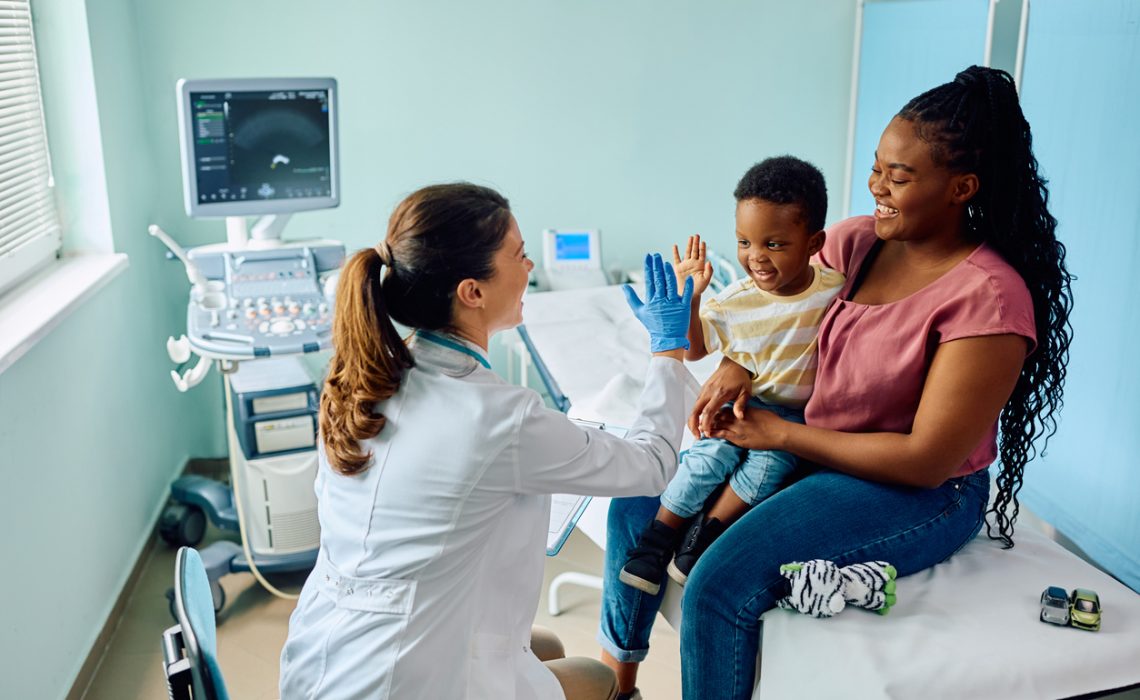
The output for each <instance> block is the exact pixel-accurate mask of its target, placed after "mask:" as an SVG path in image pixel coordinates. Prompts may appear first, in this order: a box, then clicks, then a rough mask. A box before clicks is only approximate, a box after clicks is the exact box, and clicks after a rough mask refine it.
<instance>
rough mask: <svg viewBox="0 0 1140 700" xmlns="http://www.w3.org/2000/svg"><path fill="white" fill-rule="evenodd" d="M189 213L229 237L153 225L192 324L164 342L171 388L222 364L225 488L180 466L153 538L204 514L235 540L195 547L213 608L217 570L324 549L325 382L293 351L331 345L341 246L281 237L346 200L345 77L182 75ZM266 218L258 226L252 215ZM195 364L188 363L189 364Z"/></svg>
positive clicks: (199, 521) (180, 530)
mask: <svg viewBox="0 0 1140 700" xmlns="http://www.w3.org/2000/svg"><path fill="white" fill-rule="evenodd" d="M177 96H178V122H179V127H180V131H181V153H182V184H183V194H184V199H185V207H186V214H187V215H188V216H190V217H194V218H223V217H224V219H225V223H226V242H225V243H217V244H210V245H202V246H198V247H194V248H190V249H187V250H184V249H182V248H181V247H180V246H179V245H178V244H177V243H175V242H174V240H173V239H172V238H171V237H170V236H169V235H167V234H166V232H164V231H163V230H162V229H161V228H159V227H158V226H157V225H152V226H151V227H150V229H149V231H150V234H151V235H153V236H155V237H156V238H158V239H160V240H161V241H162V242H163V243H165V244H166V245H167V247H168V248H170V251H171V253H172V254H173V256H174V257H177V258H178V259H179V260H180V261H181V262H182V263H183V265H184V267H185V269H186V275H187V277H188V278H189V280H190V284H191V288H190V294H189V301H188V303H187V308H186V334H185V335H183V336H181V337H179V338H177V339H175V338H170V339H168V340H167V352H168V354H169V355H170V359H171V360H172V361H173V362H175V363H177V364H179V365H180V366H181V367H184V368H186V369H184V370H183V371H181V372H180V371H178V370H172V371H171V375H172V378H173V380H174V384H175V386H177V388H178V389H179V390H180V391H187V390H189V389H190V388H192V387H194V386H195V385H197V384H199V383H200V382H201V381H202V380H203V379H204V378H205V377H206V375H207V373H208V372H209V370H210V367H211V366H213V365H214V364H216V365H217V366H218V369H219V370H220V373H221V375H222V378H223V384H224V389H223V391H224V393H225V404H226V416H225V420H226V435H227V444H228V447H229V456H230V475H231V479H230V482H231V485H232V488H231V487H230V486H226V485H225V484H222V483H221V482H218V481H215V480H212V479H207V478H205V477H202V476H183V477H181V478H179V479H177V480H176V481H175V482H174V484H172V486H171V496H172V498H171V503H170V504H168V505H167V507H166V509H165V510H164V511H163V513H162V516H161V518H160V521H159V532H160V534H161V535H162V537H163V538H164V539H165V540H166V541H167V542H169V543H171V544H173V545H176V546H177V545H189V546H193V545H196V544H197V543H198V542H200V541H201V539H202V537H203V535H204V532H205V526H206V519H207V518H208V519H209V520H210V522H212V523H214V525H215V526H217V527H219V528H220V529H223V530H231V531H237V532H239V533H240V540H241V541H240V544H239V543H237V542H232V541H228V540H226V541H219V542H215V543H213V544H211V545H209V546H207V547H205V548H204V549H203V550H202V551H201V555H202V559H203V562H204V563H205V565H206V569H207V572H208V574H209V578H210V584H211V588H212V589H213V592H214V608H215V610H216V611H220V610H221V608H222V606H223V605H224V604H225V597H224V593H223V591H222V588H221V586H220V585H219V584H218V579H220V578H221V577H222V576H223V575H225V574H228V573H232V572H237V571H251V572H252V573H253V574H254V576H255V577H256V578H257V580H258V581H259V582H261V584H262V585H263V586H265V587H266V588H267V589H268V590H270V591H271V592H273V593H274V594H276V595H280V596H283V597H295V596H288V595H286V594H283V593H281V592H280V591H278V590H277V589H276V588H275V587H273V586H272V585H271V584H270V583H269V582H268V581H266V580H265V578H264V577H263V576H262V575H261V572H263V571H264V572H280V571H306V570H309V569H311V568H312V566H313V564H314V563H315V561H316V556H317V551H318V547H319V544H320V528H319V525H318V520H317V503H316V496H315V494H314V491H313V482H314V479H315V477H316V471H317V442H316V435H317V408H318V404H319V401H318V397H319V385H318V383H317V382H316V381H314V379H313V378H312V377H311V376H310V374H309V372H308V371H307V370H306V367H305V364H304V363H302V362H301V360H300V356H301V355H304V354H307V353H314V352H318V351H321V350H327V349H329V348H330V347H331V330H332V301H333V296H334V294H335V287H336V279H337V274H338V271H339V269H340V267H341V265H342V264H343V262H344V258H345V249H344V245H343V244H342V243H340V242H338V241H330V240H297V241H282V240H281V232H282V229H283V228H284V227H285V224H286V223H287V222H288V220H289V217H290V215H291V214H292V213H294V212H300V211H306V210H312V209H323V208H329V207H335V206H337V205H338V204H339V203H340V182H339V176H338V172H339V168H338V165H339V163H338V152H337V83H336V81H335V80H334V79H332V78H290V79H233V80H180V81H179V82H178V85H177ZM250 216H257V217H259V218H258V219H257V220H256V222H255V223H254V224H253V226H249V224H248V222H247V219H246V217H250ZM195 357H196V358H197V360H196V361H194V359H193V358H195Z"/></svg>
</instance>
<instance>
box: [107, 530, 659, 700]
mask: <svg viewBox="0 0 1140 700" xmlns="http://www.w3.org/2000/svg"><path fill="white" fill-rule="evenodd" d="M218 536H219V533H218V532H216V531H214V530H211V531H210V533H208V535H207V539H208V540H209V539H210V538H214V537H218ZM601 566H602V551H601V550H600V549H599V548H598V547H597V546H596V545H595V544H594V543H593V542H591V541H590V540H589V539H588V538H586V537H585V536H584V535H582V534H581V533H579V532H577V531H575V532H574V533H573V534H572V535H571V536H570V539H569V540H567V543H566V545H565V546H564V547H563V549H562V552H561V553H560V554H559V555H558V557H555V558H553V559H548V560H547V565H546V582H547V584H549V582H550V580H551V579H552V578H553V577H554V576H556V575H558V574H560V573H562V572H563V571H582V572H587V573H600V572H601ZM173 580H174V550H172V549H170V548H168V547H166V546H165V545H163V544H160V545H158V546H157V547H156V548H155V552H154V553H153V555H152V556H151V558H150V561H148V562H147V563H146V565H145V569H144V570H143V572H142V575H141V577H140V580H139V583H138V586H137V587H136V589H135V590H134V592H133V594H132V596H131V599H130V601H129V602H128V604H127V608H126V612H125V613H124V615H123V618H122V620H121V622H120V624H119V627H118V629H117V630H116V631H115V633H114V636H113V637H112V639H111V642H110V645H109V646H108V648H107V650H106V652H105V654H104V657H103V660H102V663H101V664H100V666H99V668H98V670H97V671H96V674H95V678H94V679H93V681H92V683H91V685H90V687H89V688H88V689H87V693H86V695H85V696H84V697H85V698H87V700H135V699H137V700H157V699H158V698H164V697H166V684H165V681H164V679H163V674H162V651H161V639H162V631H163V630H164V629H166V628H167V627H169V626H170V625H172V624H173V622H172V621H171V617H170V610H169V606H168V604H167V601H166V597H165V595H164V594H165V591H166V589H167V588H169V587H170V586H171V585H172V583H173ZM303 580H304V579H303V577H302V576H297V575H291V576H289V577H281V576H277V577H274V578H273V579H271V581H272V582H273V583H274V584H275V585H278V586H279V587H282V588H284V589H285V590H287V591H293V592H295V591H297V590H299V588H300V585H301V583H302V582H303ZM222 586H223V588H224V589H225V592H226V607H225V609H224V610H223V611H222V614H221V616H220V618H219V620H218V656H219V658H220V660H221V666H222V672H223V673H224V674H225V679H226V685H227V687H228V689H229V691H230V696H231V697H233V698H236V699H239V700H270V699H272V698H276V697H277V696H278V693H277V672H278V655H279V654H280V653H281V647H282V645H283V644H284V643H285V635H286V631H287V627H288V622H289V614H290V613H291V612H292V611H293V601H288V600H281V599H279V598H275V597H274V596H271V595H270V594H269V593H267V592H266V591H264V590H263V589H262V588H261V586H259V585H258V584H257V582H256V581H254V580H253V576H252V575H250V574H236V575H232V576H227V577H226V578H224V579H222ZM543 591H544V592H543V597H542V600H541V601H540V602H539V609H538V615H537V618H536V620H535V622H536V623H538V624H540V625H545V626H546V627H549V628H551V629H553V630H554V631H555V632H556V633H557V634H558V636H559V637H560V638H561V639H562V642H563V644H564V645H565V646H566V653H567V655H569V656H589V657H593V658H597V656H598V651H599V649H598V643H597V642H596V641H595V640H594V636H595V634H596V632H597V624H598V610H599V597H600V593H599V592H598V591H596V590H592V589H587V588H580V587H577V586H565V587H563V588H562V589H561V593H560V596H559V597H560V602H561V605H562V607H563V610H564V612H563V613H562V614H561V615H559V616H558V617H551V616H550V615H549V614H547V605H546V593H545V591H546V587H545V586H544V588H543ZM652 645H653V651H652V653H651V654H650V657H649V660H648V661H647V662H646V663H645V664H644V665H643V667H642V672H641V674H640V675H641V679H640V682H639V686H640V687H641V689H642V692H643V693H644V695H645V697H647V698H650V700H673V699H678V698H680V697H681V691H680V683H681V666H680V659H679V652H678V648H679V647H678V637H677V634H676V632H674V631H673V629H672V628H670V627H669V625H668V624H666V623H665V621H664V620H661V619H659V624H658V625H656V629H655V630H654V634H653V637H652Z"/></svg>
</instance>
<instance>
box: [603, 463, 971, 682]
mask: <svg viewBox="0 0 1140 700" xmlns="http://www.w3.org/2000/svg"><path fill="white" fill-rule="evenodd" d="M987 472H988V470H985V469H983V470H981V471H979V472H975V473H974V474H970V475H968V476H962V477H956V478H953V479H950V480H949V481H947V482H945V483H944V484H942V485H941V486H939V487H937V488H933V489H919V488H912V487H907V486H895V485H889V484H881V483H876V482H871V481H865V480H863V479H857V478H855V477H853V476H848V475H846V474H842V473H839V472H835V471H832V470H829V469H820V470H818V471H814V472H811V473H808V474H807V475H806V476H803V478H801V479H799V480H798V481H794V482H793V483H791V484H790V485H787V486H786V487H785V488H784V489H782V490H780V491H778V492H777V493H776V494H774V495H773V496H772V497H771V498H768V499H767V500H764V501H762V502H761V503H759V504H757V505H756V507H754V508H752V509H751V510H750V511H748V512H747V513H746V514H744V515H743V516H742V517H741V518H740V520H738V521H737V522H736V523H735V524H733V526H732V527H730V528H728V530H727V531H726V532H725V533H724V534H723V535H721V536H720V538H719V539H717V540H716V542H714V543H713V544H712V546H711V547H709V549H708V551H707V552H705V553H704V555H702V557H701V559H700V561H698V562H697V565H696V566H695V567H694V568H693V572H692V574H691V575H690V576H689V580H688V583H687V584H686V586H685V591H684V595H683V597H682V601H681V615H682V618H683V623H682V625H681V670H682V685H683V688H684V697H685V698H689V699H690V700H692V699H695V698H708V699H709V700H721V699H722V698H731V699H739V700H748V698H751V697H752V690H753V685H754V673H755V668H756V653H757V650H758V648H759V637H760V620H759V618H760V615H761V614H763V613H764V612H765V611H767V610H769V609H771V608H773V607H775V605H776V601H777V600H779V599H780V598H782V597H784V596H786V595H787V594H788V582H787V580H786V579H784V577H783V576H781V575H780V571H779V568H780V565H781V564H786V563H788V562H793V561H806V560H808V559H829V560H831V561H834V562H835V563H837V564H839V565H840V566H845V565H847V564H853V563H856V562H862V561H875V560H883V561H887V562H890V563H891V564H893V565H894V566H895V568H896V569H898V574H899V576H907V575H909V574H913V573H916V572H918V571H922V570H923V569H927V568H929V567H931V566H934V565H935V564H937V563H938V562H940V561H943V560H945V559H946V558H948V557H949V556H950V555H951V554H953V553H954V552H956V551H958V549H960V548H961V547H963V546H964V545H965V544H966V543H967V542H969V541H970V540H971V539H972V538H973V537H974V535H976V534H977V533H978V530H979V529H981V526H982V524H983V522H984V518H985V511H986V503H987V500H988V496H989V475H988V473H987ZM796 476H799V474H797V475H796ZM658 505H659V499H657V498H652V497H649V498H646V497H639V498H615V499H614V500H613V501H612V503H611V504H610V511H609V520H608V530H607V534H606V559H605V571H604V575H603V579H604V590H603V593H602V619H601V627H600V629H599V632H598V642H599V643H600V644H601V645H602V648H603V649H605V650H606V651H607V652H608V653H609V654H610V655H611V656H613V657H614V658H615V659H617V660H618V661H623V662H629V661H642V660H644V659H645V656H646V653H647V652H648V651H649V631H650V629H651V628H652V626H653V622H654V618H655V616H656V614H657V610H658V608H660V606H661V598H662V597H663V596H664V590H665V588H664V587H662V590H661V593H658V594H657V595H653V596H651V595H648V594H646V593H643V592H642V591H639V590H637V589H636V588H633V587H632V586H627V585H625V584H624V583H621V582H620V581H619V580H618V572H619V571H621V567H622V566H623V565H624V564H625V558H626V557H625V553H626V550H628V549H629V548H630V547H632V546H634V544H635V543H636V541H637V537H638V535H640V534H641V531H642V530H643V529H645V524H646V523H647V522H649V521H650V520H652V519H653V516H654V515H655V514H656V512H657V508H658ZM900 595H905V591H900ZM789 614H791V613H789ZM844 614H847V613H844ZM852 614H858V613H857V612H855V611H852Z"/></svg>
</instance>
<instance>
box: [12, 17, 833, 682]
mask: <svg viewBox="0 0 1140 700" xmlns="http://www.w3.org/2000/svg"><path fill="white" fill-rule="evenodd" d="M37 5H42V6H48V7H55V8H56V9H59V8H65V9H67V10H68V11H70V12H74V13H79V14H78V15H77V16H78V17H80V18H81V17H82V11H83V9H84V3H83V2H82V1H81V0H40V2H38V3H37ZM853 7H854V6H853V4H848V3H842V5H841V4H839V3H836V2H834V1H833V0H809V1H803V2H796V3H789V2H786V1H783V0H780V1H777V0H760V1H757V0H751V1H746V0H734V1H731V2H729V1H725V2H717V3H697V2H678V1H676V0H670V1H664V2H662V1H658V2H650V1H649V0H630V1H629V2H622V3H608V2H602V1H601V0H585V1H582V2H570V1H568V0H566V1H555V0H543V1H539V2H534V1H532V0H525V1H524V0H504V1H501V2H497V3H495V4H494V6H493V7H491V6H489V5H487V4H478V3H458V2H442V1H440V0H427V1H425V2H415V3H410V2H409V3H388V2H384V3H381V2H365V1H364V0H341V1H339V2H335V3H329V4H326V5H323V6H319V7H317V6H314V5H313V4H312V3H311V2H301V1H300V0H273V1H270V0H243V1H242V2H240V3H235V2H229V1H226V2H223V1H221V0H202V1H199V2H194V3H172V2H153V1H151V0H91V1H90V2H88V3H86V12H87V17H86V20H87V25H88V29H89V32H90V51H91V56H90V59H91V62H92V65H93V67H94V75H95V81H96V95H97V104H98V112H99V114H98V118H99V122H100V124H101V127H100V133H99V135H98V136H97V137H96V136H93V138H101V140H102V147H103V151H104V155H105V158H106V168H105V174H106V187H107V192H108V196H109V198H110V212H109V215H110V222H111V228H112V233H113V238H114V245H115V249H116V250H117V251H120V252H125V253H127V254H128V255H129V256H130V259H131V265H130V268H129V270H128V272H126V273H125V274H124V275H123V276H121V277H119V278H117V279H116V280H114V282H112V284H111V285H109V286H108V287H107V288H105V289H104V290H103V291H102V292H101V293H99V294H98V295H97V296H96V297H94V298H93V299H92V300H90V301H89V302H87V303H86V304H84V305H83V306H82V307H81V308H79V309H78V310H77V311H76V312H74V314H72V316H70V317H69V318H68V319H66V320H65V321H64V323H63V324H62V325H61V326H60V327H59V328H58V329H57V330H56V331H54V332H53V333H52V334H51V335H50V336H49V337H48V338H47V339H45V340H44V341H43V342H41V343H40V344H39V345H37V346H36V347H35V348H34V349H33V350H32V351H31V352H30V353H29V354H27V355H26V356H24V357H23V358H22V359H21V360H20V361H19V362H18V363H17V364H15V365H14V366H12V367H11V368H10V369H8V370H7V371H6V372H4V373H3V374H0V460H2V463H0V487H2V496H0V499H3V500H2V501H0V504H2V506H3V507H2V508H0V513H2V515H0V533H2V534H0V542H2V543H3V545H2V549H0V552H2V554H3V559H4V562H5V567H4V570H5V573H6V574H9V572H15V575H5V576H4V577H0V581H3V583H0V596H2V599H3V600H5V601H7V605H6V606H5V611H6V612H5V624H4V625H3V626H2V627H0V630H2V631H0V635H2V639H3V645H2V646H3V649H4V651H5V661H4V669H5V672H4V673H3V674H0V697H5V698H8V697H13V698H16V697H19V698H24V697H36V698H41V697H44V698H51V697H61V696H62V695H64V694H65V693H66V691H67V689H68V688H69V687H70V685H71V681H72V679H73V678H74V676H75V674H76V672H77V671H78V669H79V666H80V664H81V663H82V661H83V658H84V656H85V655H86V654H87V651H88V650H89V648H90V645H91V643H92V641H93V639H94V637H95V635H96V634H97V632H98V630H99V629H100V628H101V626H102V624H103V622H104V620H105V618H106V615H107V613H108V611H109V610H110V606H111V605H112V603H113V601H114V598H115V596H116V595H117V594H118V593H119V590H120V588H121V586H122V583H123V580H124V577H125V576H126V574H127V571H128V570H129V568H130V566H131V565H132V564H133V563H134V560H135V558H136V556H137V554H138V552H139V550H140V548H141V546H142V545H143V543H144V541H145V538H146V537H147V536H148V535H149V531H150V528H151V526H152V524H153V521H154V518H155V516H156V514H157V512H158V509H159V508H160V507H161V504H162V502H163V500H164V498H165V492H166V488H167V485H168V484H169V482H170V480H171V478H173V476H174V475H175V473H176V472H177V470H178V469H179V468H180V467H181V466H182V465H183V463H184V462H185V460H186V459H187V458H188V457H192V456H216V455H220V454H222V453H223V452H224V442H223V441H222V439H221V409H220V398H219V392H218V391H217V388H216V384H214V383H213V382H211V383H209V385H203V386H201V387H199V388H198V389H196V390H195V391H194V392H192V393H190V394H187V395H180V394H178V393H177V392H176V391H175V390H174V389H173V386H172V385H171V383H170V381H169V378H168V376H167V371H168V370H169V369H170V363H169V362H168V361H167V359H166V357H165V352H164V350H163V347H162V341H163V340H165V338H166V336H167V335H169V334H171V333H178V332H180V330H181V329H182V324H183V323H184V317H185V306H184V304H185V301H184V299H185V297H184V294H185V281H184V279H185V278H184V276H183V275H182V273H181V270H180V268H179V267H177V266H176V265H174V264H173V263H167V262H165V261H164V260H163V259H162V257H161V248H160V247H159V246H158V244H157V243H156V242H155V241H154V240H153V239H150V238H149V237H147V236H146V235H145V234H144V231H145V227H146V225H147V224H149V223H152V222H156V223H159V224H161V225H162V226H163V227H164V228H166V229H167V230H168V231H169V232H171V233H172V234H173V235H174V236H175V237H176V238H178V239H180V240H182V241H183V242H185V243H190V244H194V243H205V242H214V241H217V240H220V239H221V238H222V237H223V229H222V224H221V223H220V222H190V221H188V220H187V219H186V218H185V215H184V214H183V213H182V204H181V189H180V179H179V175H178V172H179V170H178V168H179V166H178V153H177V145H176V144H177V140H176V131H175V123H174V120H175V109H174V99H173V90H174V83H175V80H176V79H177V78H179V77H224V76H239V75H243V76H256V75H295V74H299V75H331V76H334V77H336V78H337V79H338V80H339V81H340V86H341V102H340V106H341V112H342V121H341V127H342V140H341V143H342V153H341V155H342V160H343V164H344V168H343V172H342V182H343V195H344V196H343V204H342V206H341V207H340V208H339V209H337V210H334V211H327V212H315V213H310V214H305V215H301V216H297V217H295V219H294V221H293V222H292V223H291V224H290V227H289V229H288V230H287V234H291V235H292V236H294V237H296V236H315V235H323V236H331V237H333V238H339V239H342V240H344V241H346V243H347V244H348V245H349V246H350V247H351V248H355V247H361V246H365V245H371V244H373V243H375V241H376V240H377V239H378V238H379V237H380V236H381V235H382V232H383V230H384V224H385V221H386V218H387V215H388V213H389V211H390V210H391V208H392V206H393V205H394V204H395V203H396V202H397V201H398V200H399V199H400V198H401V197H402V196H403V195H404V194H406V193H407V192H409V191H411V190H412V189H415V188H416V187H418V186H420V185H422V184H425V183H428V182H437V181H443V180H450V179H457V178H466V179H472V180H475V181H478V182H482V183H487V184H491V185H493V186H495V187H498V188H499V189H501V190H502V191H503V192H504V193H505V194H506V195H507V196H508V197H510V198H511V199H512V202H513V204H514V208H515V210H516V214H517V216H518V219H519V222H520V224H521V226H522V228H523V230H524V232H525V234H526V237H527V239H528V241H529V245H530V248H531V250H532V251H533V252H534V253H538V251H539V249H540V244H539V239H538V234H539V232H540V231H541V229H542V228H544V227H546V226H559V225H593V226H598V227H600V228H601V229H602V230H603V235H604V236H605V248H604V255H605V257H606V260H607V263H608V264H610V265H627V266H628V265H633V264H636V261H637V260H638V259H639V258H640V257H641V255H643V254H644V252H645V251H646V250H647V249H664V248H665V247H666V246H667V245H668V244H669V243H672V242H674V241H679V240H681V239H682V237H683V236H685V235H687V234H689V233H693V232H700V233H702V234H705V235H706V236H708V237H709V238H710V241H711V242H713V243H714V244H715V245H718V246H720V247H722V248H723V247H729V248H731V246H732V238H731V236H732V230H733V228H732V226H733V202H732V196H731V193H732V189H733V187H734V185H735V183H736V180H737V179H738V178H739V177H740V175H741V174H742V173H743V172H744V170H745V169H746V168H747V167H748V166H749V165H751V164H752V163H753V162H755V161H756V160H759V159H761V158H763V157H765V156H768V155H772V154H777V153H785V152H790V153H794V154H796V155H799V156H802V157H805V158H808V159H811V160H813V161H815V162H816V163H817V164H818V165H819V166H820V167H821V168H822V169H823V171H824V173H825V175H826V176H827V178H828V181H829V183H830V184H831V193H832V198H833V201H834V202H836V204H835V206H834V207H833V208H832V217H831V218H832V219H834V218H836V216H837V214H838V202H839V201H840V200H841V196H840V194H839V187H840V185H841V177H842V166H843V159H844V149H845V137H846V136H845V134H846V131H845V129H846V110H847V104H848V99H849V95H848V90H849V76H850V56H851V48H852V46H851V40H852V32H853V25H852V22H853V12H854V10H853ZM76 21H79V20H76ZM50 41H51V38H50V37H49V36H41V37H40V43H41V45H43V44H45V43H47V42H50ZM43 50H49V49H43ZM83 50H85V49H84V48H83V47H77V48H75V51H83ZM45 69H46V66H45ZM67 77H68V76H66V75H62V76H61V75H58V74H57V75H51V76H49V75H47V74H46V73H45V81H51V80H66V79H67ZM48 92H49V93H50V92H51V89H49V90H48ZM51 108H52V106H51V105H48V113H49V119H50V118H51ZM50 128H51V127H50V124H49V131H50ZM49 135H50V134H49ZM64 196H65V198H66V197H68V196H74V197H80V198H82V194H75V193H72V194H71V195H68V194H67V193H64ZM156 643H157V640H156Z"/></svg>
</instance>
